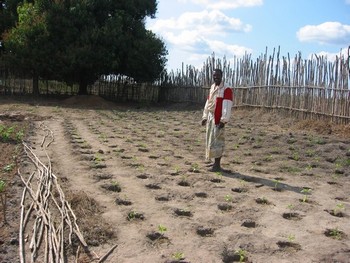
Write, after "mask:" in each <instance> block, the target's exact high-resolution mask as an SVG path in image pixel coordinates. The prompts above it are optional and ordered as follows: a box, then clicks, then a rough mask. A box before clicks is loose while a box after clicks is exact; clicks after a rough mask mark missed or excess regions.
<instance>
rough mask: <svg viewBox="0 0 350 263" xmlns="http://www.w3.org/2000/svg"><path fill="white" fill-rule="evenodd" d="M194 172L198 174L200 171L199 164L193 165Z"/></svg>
mask: <svg viewBox="0 0 350 263" xmlns="http://www.w3.org/2000/svg"><path fill="white" fill-rule="evenodd" d="M191 170H192V172H198V171H199V165H198V164H197V163H194V164H192V165H191Z"/></svg>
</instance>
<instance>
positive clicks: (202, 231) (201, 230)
mask: <svg viewBox="0 0 350 263" xmlns="http://www.w3.org/2000/svg"><path fill="white" fill-rule="evenodd" d="M197 234H198V235H200V236H202V237H209V236H212V235H213V234H214V229H212V228H210V227H209V228H208V227H203V226H200V227H198V228H197Z"/></svg>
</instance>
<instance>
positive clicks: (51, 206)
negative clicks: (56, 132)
mask: <svg viewBox="0 0 350 263" xmlns="http://www.w3.org/2000/svg"><path fill="white" fill-rule="evenodd" d="M41 128H42V129H44V130H45V131H46V135H45V136H44V139H43V141H42V144H41V146H42V147H43V150H44V152H45V154H46V157H47V159H48V165H45V164H44V163H43V162H42V161H40V159H39V158H38V156H37V155H36V154H35V153H34V151H33V149H32V148H31V147H30V146H29V145H28V144H26V143H25V142H23V146H24V151H25V153H26V154H27V156H28V157H29V159H30V160H31V162H32V163H33V164H34V165H35V168H36V170H35V171H34V172H32V173H31V174H30V176H29V177H28V178H24V176H23V175H22V174H21V173H20V171H18V174H19V175H20V177H21V179H22V181H23V183H24V185H25V187H24V190H23V194H22V200H21V222H20V229H19V243H20V248H19V249H20V261H21V262H22V263H24V262H26V251H25V250H26V242H29V249H30V253H31V255H30V258H31V262H35V261H36V260H37V258H38V256H39V251H40V256H41V257H43V258H42V259H41V260H43V262H50V263H51V262H52V263H53V262H59V263H60V262H65V261H66V257H67V255H65V254H66V251H65V248H66V244H65V242H68V243H69V244H72V236H73V235H75V236H76V237H77V238H78V239H79V241H80V243H81V245H82V246H83V248H84V249H86V250H87V244H86V242H85V240H84V237H83V235H82V234H81V232H80V230H79V226H78V224H77V218H76V216H75V214H74V212H73V210H72V209H71V207H70V205H69V203H68V202H67V200H66V198H65V195H64V193H63V191H62V189H61V187H60V185H59V183H58V180H57V177H56V176H55V175H54V174H53V173H52V170H51V161H50V158H49V156H48V154H47V152H46V148H47V147H48V146H49V145H50V144H51V143H52V142H53V140H54V137H53V133H52V132H51V131H50V130H49V129H47V127H45V126H43V125H41ZM28 197H30V200H31V202H30V203H28ZM33 221H34V222H33ZM29 223H30V224H29ZM28 225H30V226H31V227H32V232H31V235H29V234H27V232H28V231H26V228H27V227H28ZM41 253H43V254H41Z"/></svg>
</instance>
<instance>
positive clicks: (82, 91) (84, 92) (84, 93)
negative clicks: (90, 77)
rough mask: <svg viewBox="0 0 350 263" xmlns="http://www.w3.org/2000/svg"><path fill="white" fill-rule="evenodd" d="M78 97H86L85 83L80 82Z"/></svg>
mask: <svg viewBox="0 0 350 263" xmlns="http://www.w3.org/2000/svg"><path fill="white" fill-rule="evenodd" d="M78 95H88V93H87V83H86V81H83V80H82V81H80V83H79V92H78Z"/></svg>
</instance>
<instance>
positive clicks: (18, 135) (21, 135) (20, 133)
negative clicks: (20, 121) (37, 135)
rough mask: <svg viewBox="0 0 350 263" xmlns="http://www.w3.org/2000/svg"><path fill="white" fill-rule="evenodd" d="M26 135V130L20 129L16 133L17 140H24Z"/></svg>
mask: <svg viewBox="0 0 350 263" xmlns="http://www.w3.org/2000/svg"><path fill="white" fill-rule="evenodd" d="M23 137H24V131H23V130H20V131H18V132H17V133H16V141H17V142H21V141H22V140H23Z"/></svg>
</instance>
